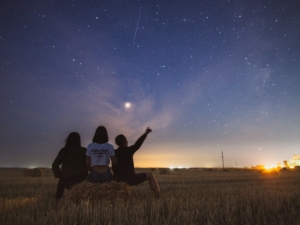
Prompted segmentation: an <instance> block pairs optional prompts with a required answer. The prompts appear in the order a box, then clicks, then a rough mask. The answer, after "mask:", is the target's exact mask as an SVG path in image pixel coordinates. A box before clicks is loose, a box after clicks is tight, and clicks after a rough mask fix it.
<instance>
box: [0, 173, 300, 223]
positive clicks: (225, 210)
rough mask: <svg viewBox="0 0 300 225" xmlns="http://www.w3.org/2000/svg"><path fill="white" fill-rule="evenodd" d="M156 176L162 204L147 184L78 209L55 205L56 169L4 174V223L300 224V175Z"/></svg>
mask: <svg viewBox="0 0 300 225" xmlns="http://www.w3.org/2000/svg"><path fill="white" fill-rule="evenodd" d="M141 171H150V170H149V169H148V170H146V169H144V170H138V171H137V172H141ZM153 173H154V174H155V176H156V178H157V180H158V183H159V185H160V188H161V192H162V195H161V198H160V199H158V200H157V199H155V198H154V195H153V193H152V192H151V190H150V188H149V187H148V183H146V182H145V183H143V184H141V185H138V186H135V187H132V188H131V196H130V197H129V198H128V199H126V200H123V199H113V200H101V201H98V202H92V201H83V202H81V203H79V204H75V203H73V202H71V201H70V200H68V199H66V198H64V199H62V200H61V201H59V202H56V201H55V199H54V195H55V190H56V184H57V179H55V178H53V175H52V172H51V170H44V173H43V176H42V177H24V170H22V169H0V224H2V225H5V224H9V225H12V224H26V225H29V224H51V225H52V224H57V225H58V224H66V225H69V224H78V225H79V224H80V225H83V224H89V225H90V224H118V225H121V224H163V225H167V224H172V225H174V224H239V225H240V224H300V216H299V215H300V179H299V175H300V171H297V170H285V171H280V172H279V173H278V175H267V174H261V173H259V172H257V171H253V170H239V171H238V170H232V171H226V172H225V171H204V170H180V171H173V172H172V173H171V174H169V175H160V174H159V171H154V172H153Z"/></svg>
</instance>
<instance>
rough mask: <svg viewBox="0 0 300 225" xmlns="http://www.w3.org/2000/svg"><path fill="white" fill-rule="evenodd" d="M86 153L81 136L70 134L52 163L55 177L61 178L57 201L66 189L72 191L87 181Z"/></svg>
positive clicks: (58, 185)
mask: <svg viewBox="0 0 300 225" xmlns="http://www.w3.org/2000/svg"><path fill="white" fill-rule="evenodd" d="M85 152H86V148H83V147H81V141H80V135H79V134H78V133H77V132H72V133H70V134H69V136H68V138H67V139H66V144H65V146H64V147H63V148H62V149H61V150H60V151H59V153H58V155H57V157H56V158H55V160H54V162H53V163H52V170H53V173H54V176H55V178H59V181H58V184H57V190H56V199H57V200H58V199H60V198H61V197H62V196H63V193H64V190H65V188H67V189H70V188H71V187H72V186H73V185H75V184H78V183H80V182H82V181H84V180H85V179H86V177H87V175H88V171H87V168H86V166H85ZM60 165H61V168H60Z"/></svg>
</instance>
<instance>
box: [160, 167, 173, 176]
mask: <svg viewBox="0 0 300 225" xmlns="http://www.w3.org/2000/svg"><path fill="white" fill-rule="evenodd" d="M159 174H163V175H167V174H171V170H170V169H169V168H163V169H161V170H160V171H159Z"/></svg>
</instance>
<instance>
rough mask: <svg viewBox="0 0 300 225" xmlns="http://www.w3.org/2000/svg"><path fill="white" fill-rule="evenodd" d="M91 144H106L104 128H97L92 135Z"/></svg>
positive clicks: (106, 137) (106, 135) (106, 138)
mask: <svg viewBox="0 0 300 225" xmlns="http://www.w3.org/2000/svg"><path fill="white" fill-rule="evenodd" d="M93 142H95V143H98V144H103V143H107V142H108V134H107V130H106V128H105V127H104V126H99V127H98V128H97V130H96V132H95V134H94V137H93Z"/></svg>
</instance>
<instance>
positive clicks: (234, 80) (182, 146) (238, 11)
mask: <svg viewBox="0 0 300 225" xmlns="http://www.w3.org/2000/svg"><path fill="white" fill-rule="evenodd" d="M299 8H300V2H299V1H298V0H288V1H282V0H253V1H246V0H224V1H223V0H213V1H191V0H172V1H171V0H169V1H168V0H151V1H145V0H140V1H138V0H128V1H126V0H114V1H111V0H103V1H95V0H87V1H79V0H77V1H76V0H73V1H58V0H48V1H46V0H28V1H20V0H19V1H18V0H9V1H8V0H4V1H1V3H0V94H1V95H0V96H1V98H0V106H1V107H0V166H1V167H34V166H41V167H50V166H51V164H52V162H53V160H54V158H55V157H56V155H57V153H58V151H59V150H60V149H61V148H62V147H63V146H64V141H65V139H66V137H67V136H68V134H69V133H70V132H72V131H77V132H78V133H79V134H80V135H81V139H82V145H83V146H85V147H86V146H87V145H88V144H89V143H90V142H91V140H92V137H93V134H94V131H95V129H96V128H97V127H98V126H99V125H103V126H105V127H106V128H107V130H108V133H109V139H110V140H109V142H110V143H111V144H113V145H114V146H115V147H116V145H115V143H114V138H115V137H116V135H118V134H121V133H122V134H124V135H125V136H127V138H128V141H129V144H133V143H134V142H135V141H136V139H137V138H138V137H139V136H140V135H142V134H143V133H144V131H145V129H146V128H147V126H149V127H151V128H152V130H153V132H152V133H151V134H149V135H148V138H147V139H146V141H145V143H144V145H143V146H142V148H141V149H140V150H139V152H137V153H136V155H135V166H137V167H170V166H173V167H177V166H183V167H221V166H222V158H221V154H222V152H223V154H224V162H225V167H236V166H237V167H246V166H253V165H257V164H276V163H278V162H282V161H283V160H289V159H290V158H292V155H293V154H300V104H299V103H300V70H299V69H300V63H299V62H300V56H299V54H300V42H299V40H300V39H299V37H300V14H299Z"/></svg>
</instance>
